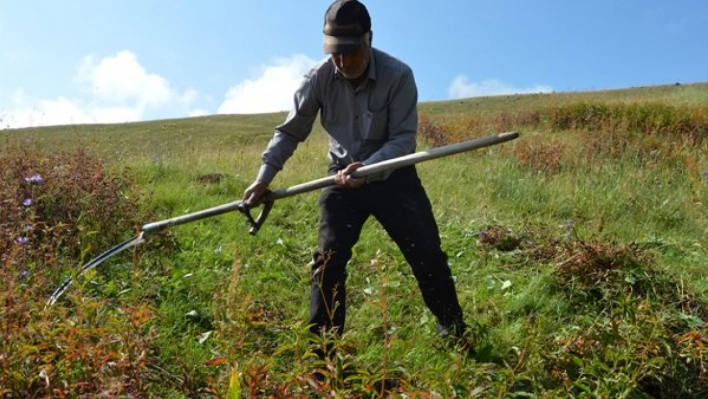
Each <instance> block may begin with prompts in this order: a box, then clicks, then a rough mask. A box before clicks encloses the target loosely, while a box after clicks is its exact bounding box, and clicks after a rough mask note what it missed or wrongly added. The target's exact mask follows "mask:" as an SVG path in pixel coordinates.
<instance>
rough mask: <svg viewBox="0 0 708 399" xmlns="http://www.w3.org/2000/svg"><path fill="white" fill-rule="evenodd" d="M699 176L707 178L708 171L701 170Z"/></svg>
mask: <svg viewBox="0 0 708 399" xmlns="http://www.w3.org/2000/svg"><path fill="white" fill-rule="evenodd" d="M701 177H703V178H704V179H708V171H705V172H702V173H701Z"/></svg>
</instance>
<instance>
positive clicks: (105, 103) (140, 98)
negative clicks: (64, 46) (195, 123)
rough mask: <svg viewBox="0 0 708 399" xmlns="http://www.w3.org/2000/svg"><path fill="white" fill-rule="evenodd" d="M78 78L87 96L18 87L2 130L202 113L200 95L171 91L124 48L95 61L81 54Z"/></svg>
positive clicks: (0, 114)
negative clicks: (38, 94) (45, 94)
mask: <svg viewBox="0 0 708 399" xmlns="http://www.w3.org/2000/svg"><path fill="white" fill-rule="evenodd" d="M76 82H77V83H78V84H79V85H80V89H82V90H83V91H84V92H85V93H87V94H88V95H87V97H86V98H66V97H64V96H61V97H59V98H56V99H50V100H47V99H33V98H31V96H29V95H27V93H25V92H24V91H23V90H22V89H18V90H16V91H15V92H14V93H13V96H12V99H11V101H12V104H13V107H12V108H11V109H8V110H2V109H0V129H3V128H17V127H30V126H47V125H64V124H83V123H121V122H133V121H140V120H143V119H144V118H145V116H146V114H151V113H163V114H167V115H170V116H173V115H175V114H176V115H177V116H182V115H186V114H193V113H203V112H204V111H203V110H194V109H192V104H194V102H195V101H196V100H197V99H198V98H199V93H198V92H197V91H196V90H194V89H187V90H185V91H184V92H178V91H176V90H174V89H173V88H172V87H170V84H169V82H168V81H167V79H165V78H164V77H162V76H160V75H158V74H156V73H153V72H149V71H147V70H146V69H145V68H144V67H143V66H142V65H141V64H140V62H139V61H138V58H137V56H136V55H135V54H134V53H132V52H131V51H128V50H123V51H119V52H118V53H116V54H115V55H112V56H108V57H105V58H102V59H98V60H97V59H96V58H95V57H94V56H87V57H85V58H84V59H83V60H82V62H81V65H80V67H79V69H78V71H77V73H76ZM161 115H162V114H161Z"/></svg>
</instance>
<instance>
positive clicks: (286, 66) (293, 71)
mask: <svg viewBox="0 0 708 399" xmlns="http://www.w3.org/2000/svg"><path fill="white" fill-rule="evenodd" d="M316 62H317V61H315V60H312V59H310V58H309V57H307V56H305V55H301V54H296V55H293V56H292V57H290V58H283V59H278V60H275V62H274V63H273V64H272V65H268V66H264V67H263V68H261V72H260V76H258V77H257V78H255V79H249V80H245V81H243V82H241V83H239V84H237V85H236V86H233V87H231V88H230V89H229V90H228V91H227V92H226V95H225V99H224V102H223V103H222V104H221V105H220V106H219V109H218V112H219V113H220V114H253V113H264V112H278V111H287V110H289V109H290V108H291V106H292V101H293V100H292V98H293V93H294V92H295V90H296V89H297V87H298V85H299V84H300V82H301V81H302V78H303V76H304V75H305V74H306V73H307V72H308V71H309V70H310V69H311V68H312V67H313V66H314V65H315V63H316Z"/></svg>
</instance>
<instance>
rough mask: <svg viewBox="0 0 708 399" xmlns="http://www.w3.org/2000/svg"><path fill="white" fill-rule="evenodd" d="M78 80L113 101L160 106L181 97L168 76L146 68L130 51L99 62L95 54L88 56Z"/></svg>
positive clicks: (99, 97) (80, 70) (96, 96)
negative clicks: (173, 89)
mask: <svg viewBox="0 0 708 399" xmlns="http://www.w3.org/2000/svg"><path fill="white" fill-rule="evenodd" d="M77 79H78V81H79V82H82V83H87V84H89V85H90V88H89V91H90V92H91V93H92V94H93V95H94V96H95V98H96V99H98V100H102V101H106V102H109V103H125V102H131V103H133V104H135V106H137V107H141V108H142V107H148V106H153V107H159V106H161V105H165V104H167V103H169V102H170V101H171V100H172V99H174V98H175V96H178V94H176V93H174V92H173V91H172V89H170V85H169V83H168V82H167V80H166V79H165V78H163V77H162V76H160V75H157V74H155V73H150V72H148V71H146V70H145V68H143V66H142V65H140V63H139V62H138V59H137V57H136V56H135V54H133V53H132V52H130V51H127V50H123V51H120V52H118V53H117V54H116V55H115V56H112V57H106V58H103V59H101V60H99V61H96V60H95V59H94V56H88V57H85V58H84V60H83V61H82V63H81V66H80V67H79V71H78V74H77Z"/></svg>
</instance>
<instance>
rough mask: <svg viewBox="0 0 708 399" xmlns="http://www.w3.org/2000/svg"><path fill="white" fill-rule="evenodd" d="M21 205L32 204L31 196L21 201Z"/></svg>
mask: <svg viewBox="0 0 708 399" xmlns="http://www.w3.org/2000/svg"><path fill="white" fill-rule="evenodd" d="M22 205H24V206H30V205H32V198H27V199H26V200H24V201H22Z"/></svg>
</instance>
